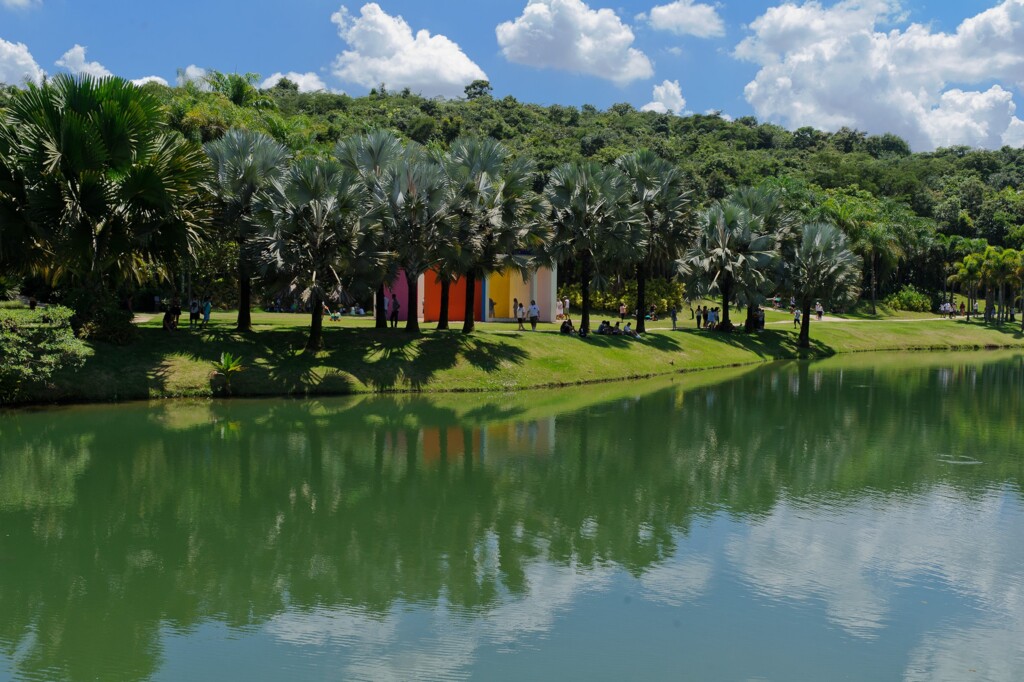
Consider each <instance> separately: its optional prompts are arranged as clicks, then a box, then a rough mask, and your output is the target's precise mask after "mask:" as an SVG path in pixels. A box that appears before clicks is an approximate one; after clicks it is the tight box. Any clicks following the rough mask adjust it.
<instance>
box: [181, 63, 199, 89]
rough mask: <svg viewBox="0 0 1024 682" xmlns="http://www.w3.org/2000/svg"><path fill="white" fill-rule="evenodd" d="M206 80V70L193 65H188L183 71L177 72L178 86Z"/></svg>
mask: <svg viewBox="0 0 1024 682" xmlns="http://www.w3.org/2000/svg"><path fill="white" fill-rule="evenodd" d="M204 78H206V69H204V68H203V67H201V66H196V65H195V64H189V65H188V66H186V67H185V68H184V69H179V70H178V78H177V83H178V85H184V84H185V83H193V82H196V81H202V80H203V79H204Z"/></svg>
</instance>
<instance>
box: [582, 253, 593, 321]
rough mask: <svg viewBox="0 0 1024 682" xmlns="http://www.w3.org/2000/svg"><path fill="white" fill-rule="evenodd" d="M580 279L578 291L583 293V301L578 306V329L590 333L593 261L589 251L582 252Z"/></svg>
mask: <svg viewBox="0 0 1024 682" xmlns="http://www.w3.org/2000/svg"><path fill="white" fill-rule="evenodd" d="M582 261H583V263H582V275H583V277H582V281H581V282H580V293H581V294H582V295H583V303H582V305H581V306H580V331H581V332H584V333H585V334H589V333H590V278H591V277H592V273H591V270H592V269H593V263H592V262H591V256H590V253H589V252H588V253H584V254H583V258H582Z"/></svg>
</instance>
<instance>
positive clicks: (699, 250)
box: [678, 200, 777, 331]
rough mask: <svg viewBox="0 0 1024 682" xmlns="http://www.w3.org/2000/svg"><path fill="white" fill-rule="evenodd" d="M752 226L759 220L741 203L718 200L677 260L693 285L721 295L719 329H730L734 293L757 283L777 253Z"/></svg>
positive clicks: (770, 240)
mask: <svg viewBox="0 0 1024 682" xmlns="http://www.w3.org/2000/svg"><path fill="white" fill-rule="evenodd" d="M755 226H760V223H759V222H757V221H756V220H752V219H751V215H750V214H749V213H748V212H747V211H746V210H745V209H744V208H743V207H742V206H740V205H738V204H736V203H733V202H731V201H728V200H726V201H723V202H718V203H716V204H715V205H714V206H712V207H711V208H710V209H708V211H707V212H706V213H705V215H704V218H703V221H702V224H701V226H700V231H699V232H698V234H697V241H696V244H695V245H694V246H693V247H692V248H691V249H690V250H689V251H687V253H686V255H685V257H684V258H683V259H682V260H680V261H679V262H678V266H679V270H680V274H682V275H683V277H684V278H685V279H687V280H689V282H690V283H691V285H695V286H694V288H697V289H700V290H704V291H707V292H709V293H711V294H718V295H719V296H721V298H722V321H721V323H720V324H719V328H720V329H721V330H723V331H731V330H732V322H731V321H730V319H729V304H730V303H731V302H732V301H733V299H734V297H735V296H736V294H737V293H738V292H739V291H740V290H746V291H750V290H752V289H755V288H757V287H760V286H761V285H762V284H763V283H764V282H765V281H766V279H767V275H768V273H769V272H770V270H771V267H772V263H773V262H774V260H775V258H776V257H777V252H776V251H775V238H774V237H773V236H772V235H768V234H758V233H756V232H754V231H753V227H755Z"/></svg>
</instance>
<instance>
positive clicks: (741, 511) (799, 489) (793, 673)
mask: <svg viewBox="0 0 1024 682" xmlns="http://www.w3.org/2000/svg"><path fill="white" fill-rule="evenodd" d="M1022 410H1024V356H1021V355H1010V354H985V353H978V354H964V355H952V354H947V355H905V356H880V355H871V356H863V357H859V356H848V357H847V356H844V357H837V358H833V359H831V360H828V361H824V362H817V363H810V364H807V363H789V364H776V365H769V366H763V367H757V368H752V369H736V370H729V371H725V372H719V373H700V374H693V375H682V376H677V377H675V378H674V379H670V380H669V379H666V380H661V381H656V382H640V383H631V384H617V385H611V384H610V385H603V386H596V387H593V386H591V387H581V388H574V389H568V390H564V391H551V392H547V391H545V392H533V393H524V394H518V395H501V396H493V395H462V396H440V397H436V398H426V397H361V398H351V399H330V400H316V401H284V400H280V401H234V402H168V403H158V404H131V405H121V406H86V407H75V408H59V409H39V410H30V411H18V412H7V413H0V680H150V679H152V680H218V681H221V680H245V681H253V680H360V679H366V680H392V679H395V680H407V679H417V680H420V679H422V680H432V679H438V680H451V679H455V680H458V679H481V680H569V679H573V680H575V679H579V680H779V681H792V680H826V681H827V680H951V681H953V680H955V681H960V680H986V681H987V680H992V681H1003V680H1005V681H1007V682H1012V681H1019V680H1022V679H1024V487H1022V483H1024V429H1022V416H1024V412H1022Z"/></svg>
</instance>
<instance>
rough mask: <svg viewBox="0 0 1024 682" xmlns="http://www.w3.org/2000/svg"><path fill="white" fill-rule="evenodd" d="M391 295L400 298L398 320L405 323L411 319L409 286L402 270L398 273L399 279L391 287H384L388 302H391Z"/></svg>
mask: <svg viewBox="0 0 1024 682" xmlns="http://www.w3.org/2000/svg"><path fill="white" fill-rule="evenodd" d="M391 294H395V295H397V296H398V302H399V303H400V304H401V307H400V308H399V309H398V319H399V320H401V321H402V322H405V321H406V320H408V319H409V285H408V284H407V283H406V281H405V273H404V272H402V271H401V270H399V271H398V277H397V279H395V281H394V282H392V283H391V286H387V285H385V286H384V295H385V296H387V299H388V301H390V300H391ZM388 319H389V320H390V319H391V311H390V309H388Z"/></svg>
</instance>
